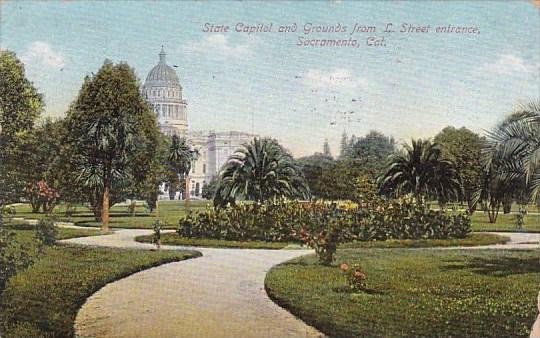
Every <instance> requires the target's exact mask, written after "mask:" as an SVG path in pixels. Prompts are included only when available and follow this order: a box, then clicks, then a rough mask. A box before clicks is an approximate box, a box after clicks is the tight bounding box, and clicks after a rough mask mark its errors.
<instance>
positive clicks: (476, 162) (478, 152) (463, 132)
mask: <svg viewBox="0 0 540 338" xmlns="http://www.w3.org/2000/svg"><path fill="white" fill-rule="evenodd" d="M434 142H435V143H438V144H440V146H441V151H442V156H443V157H444V158H446V159H448V160H450V161H452V162H453V163H454V164H455V166H456V169H457V171H458V174H459V176H460V178H461V181H462V183H463V199H464V201H465V202H467V205H468V209H469V212H473V211H474V210H475V209H476V200H475V198H474V193H475V191H477V190H478V189H479V188H480V184H481V179H482V161H481V158H482V147H483V142H484V141H483V140H482V138H481V137H480V136H479V135H478V134H475V133H473V132H472V131H470V130H469V129H467V128H465V127H463V128H460V129H456V128H454V127H446V128H444V129H443V130H441V131H440V132H439V133H438V134H437V135H436V136H435V138H434Z"/></svg>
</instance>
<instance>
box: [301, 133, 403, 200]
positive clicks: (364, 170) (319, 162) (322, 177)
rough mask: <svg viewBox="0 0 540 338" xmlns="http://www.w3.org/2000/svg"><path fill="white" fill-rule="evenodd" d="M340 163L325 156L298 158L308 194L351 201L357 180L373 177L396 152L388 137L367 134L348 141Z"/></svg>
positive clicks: (347, 139)
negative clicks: (308, 189)
mask: <svg viewBox="0 0 540 338" xmlns="http://www.w3.org/2000/svg"><path fill="white" fill-rule="evenodd" d="M343 137H344V140H342V143H343V142H344V145H343V144H342V149H344V150H343V151H344V152H343V151H342V154H341V155H340V157H339V160H337V161H334V160H333V159H332V157H331V156H328V155H326V154H325V153H315V154H314V155H311V156H307V157H303V158H300V159H298V163H299V165H300V167H301V168H302V172H303V173H304V176H305V178H306V181H307V183H308V186H309V188H310V191H311V194H312V195H313V196H314V197H317V198H321V199H328V200H354V199H355V196H354V192H353V190H354V186H355V182H356V180H357V179H359V178H360V177H371V178H375V177H376V176H377V175H378V174H379V173H380V172H381V170H382V168H383V167H384V164H385V163H386V161H387V158H388V156H389V155H391V154H393V153H394V151H395V142H394V140H393V139H392V138H391V137H387V136H384V135H383V134H381V133H379V132H376V131H371V132H370V133H368V134H367V135H365V136H363V137H360V138H356V137H351V138H350V139H349V138H347V135H346V134H344V136H343Z"/></svg>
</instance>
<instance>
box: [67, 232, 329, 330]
mask: <svg viewBox="0 0 540 338" xmlns="http://www.w3.org/2000/svg"><path fill="white" fill-rule="evenodd" d="M148 233H150V231H146V230H119V231H117V232H116V233H114V234H112V235H106V236H94V237H85V238H76V239H70V240H66V241H65V242H69V243H78V244H87V245H99V246H110V247H123V248H141V249H149V248H153V246H152V245H149V244H143V243H136V242H134V240H133V238H134V237H135V236H137V235H141V234H148ZM184 248H185V247H169V246H164V247H163V249H184ZM197 250H199V251H201V252H202V253H203V256H202V257H200V258H196V259H191V260H188V261H183V262H178V263H171V264H166V265H162V266H159V267H156V268H152V269H149V270H145V271H142V272H139V273H136V274H134V275H131V276H129V277H127V278H124V279H122V280H119V281H117V282H114V283H111V284H108V285H107V286H105V287H104V288H102V289H100V290H99V291H98V292H96V293H95V294H94V295H92V296H91V297H90V298H88V300H87V301H86V303H85V304H84V305H83V307H82V308H81V310H80V311H79V313H78V315H77V319H76V324H75V331H76V334H77V335H78V336H79V337H321V336H323V335H322V334H321V333H320V332H318V331H317V330H316V329H314V328H312V327H310V326H308V325H306V324H305V323H304V322H302V321H300V320H299V319H297V318H296V317H294V316H293V315H291V314H290V313H289V312H287V311H285V310H284V309H282V308H281V307H279V306H277V305H276V304H274V303H273V302H272V301H271V300H270V299H269V298H268V296H267V294H266V292H265V290H264V278H265V275H266V273H267V271H268V270H269V269H270V268H271V267H272V266H274V265H276V264H279V263H281V262H284V261H286V260H289V259H291V258H294V257H298V256H301V255H305V254H309V253H311V251H307V250H247V249H204V248H197Z"/></svg>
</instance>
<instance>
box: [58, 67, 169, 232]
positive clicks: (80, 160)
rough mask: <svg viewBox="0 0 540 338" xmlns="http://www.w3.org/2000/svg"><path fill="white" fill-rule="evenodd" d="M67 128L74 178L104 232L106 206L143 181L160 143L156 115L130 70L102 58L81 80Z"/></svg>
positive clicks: (106, 221) (107, 217)
mask: <svg viewBox="0 0 540 338" xmlns="http://www.w3.org/2000/svg"><path fill="white" fill-rule="evenodd" d="M66 127H67V130H69V131H70V133H69V134H67V140H66V141H67V142H66V143H68V144H70V146H71V151H72V162H73V163H74V164H75V167H76V169H77V171H78V173H79V176H78V180H77V181H78V182H79V183H80V184H81V185H82V186H83V187H84V188H85V191H86V193H87V194H88V196H89V198H90V201H91V204H92V205H93V208H94V212H95V214H96V216H98V217H100V218H101V221H102V229H103V230H108V224H109V207H110V205H112V204H114V202H115V201H119V200H121V199H122V198H125V197H126V193H127V192H129V193H131V194H133V187H137V186H139V187H140V186H142V184H143V182H145V181H146V180H147V175H148V172H149V171H150V170H149V169H151V168H152V166H153V164H154V162H155V160H156V158H155V153H156V148H157V144H158V142H159V140H158V134H159V130H158V128H157V122H156V118H155V115H154V114H153V113H152V112H151V110H150V109H149V107H148V105H147V104H146V102H145V101H144V99H143V98H142V96H141V95H140V92H139V84H138V81H137V78H136V77H135V74H134V71H133V70H132V69H131V68H130V67H129V66H128V65H127V64H125V63H120V64H117V65H113V64H112V63H111V62H110V61H105V63H104V64H103V66H102V67H101V68H100V69H99V71H98V72H97V74H95V75H93V76H92V77H88V76H87V77H86V78H85V80H84V83H83V85H82V88H81V90H80V92H79V95H78V97H77V99H76V100H75V102H74V103H73V104H72V105H71V107H70V109H69V111H68V113H67V117H66Z"/></svg>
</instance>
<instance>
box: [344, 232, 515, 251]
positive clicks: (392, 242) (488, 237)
mask: <svg viewBox="0 0 540 338" xmlns="http://www.w3.org/2000/svg"><path fill="white" fill-rule="evenodd" d="M509 240H510V238H508V237H506V236H498V235H494V234H480V233H474V234H470V235H469V236H467V237H466V238H456V239H389V240H386V241H363V242H350V243H345V244H342V245H341V246H340V248H342V249H354V248H428V247H451V246H479V245H490V244H502V243H506V242H508V241H509Z"/></svg>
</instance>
